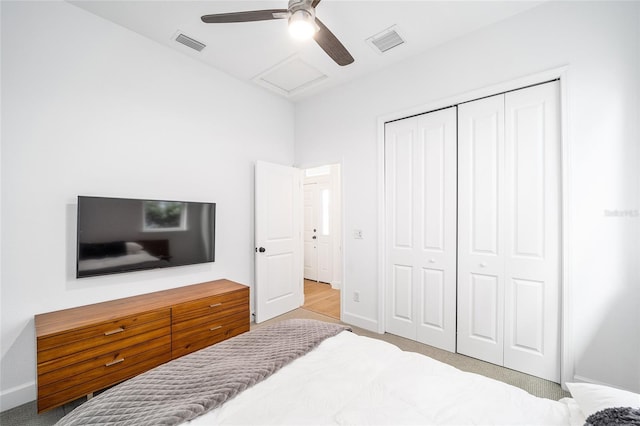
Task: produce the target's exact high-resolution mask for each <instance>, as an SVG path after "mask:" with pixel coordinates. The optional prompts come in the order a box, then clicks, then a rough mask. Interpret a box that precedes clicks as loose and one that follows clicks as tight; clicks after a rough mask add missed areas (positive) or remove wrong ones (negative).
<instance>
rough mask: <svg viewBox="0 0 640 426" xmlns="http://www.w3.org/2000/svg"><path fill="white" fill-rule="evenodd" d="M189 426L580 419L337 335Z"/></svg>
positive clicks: (423, 360) (552, 404) (509, 389)
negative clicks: (214, 425)
mask: <svg viewBox="0 0 640 426" xmlns="http://www.w3.org/2000/svg"><path fill="white" fill-rule="evenodd" d="M191 424H192V425H213V424H251V425H255V424H261V425H262V424H289V425H306V424H339V425H365V424H376V425H378V424H380V425H401V424H412V425H427V424H434V425H435V424H437V425H470V424H474V425H478V424H483V425H574V424H576V425H577V424H584V417H583V416H582V415H581V412H580V410H579V409H577V408H576V405H575V403H574V402H573V400H572V399H570V398H566V399H564V400H561V401H552V400H548V399H543V398H537V397H534V396H532V395H530V394H528V393H527V392H525V391H523V390H522V389H519V388H516V387H513V386H510V385H507V384H505V383H502V382H498V381H495V380H493V379H489V378H486V377H483V376H480V375H476V374H472V373H466V372H462V371H460V370H458V369H456V368H454V367H451V366H449V365H447V364H443V363H441V362H439V361H435V360H433V359H431V358H428V357H426V356H423V355H420V354H417V353H413V352H404V351H402V350H400V349H399V348H398V347H396V346H394V345H391V344H389V343H387V342H384V341H381V340H376V339H371V338H368V337H363V336H357V335H355V334H354V333H350V332H342V333H340V334H339V335H337V336H335V337H332V338H330V339H327V340H326V341H324V342H323V343H322V344H320V346H318V347H317V348H316V349H315V350H313V351H312V352H310V353H309V354H307V355H305V356H304V357H302V358H299V359H297V360H296V361H294V362H292V363H291V364H289V365H287V366H285V367H284V368H282V369H281V370H280V371H279V372H277V373H276V374H274V375H273V376H271V377H269V378H268V379H266V380H265V381H263V382H261V383H258V384H257V385H255V386H253V387H252V388H249V389H247V390H246V391H244V392H243V393H241V394H240V395H238V396H236V397H235V398H234V399H232V400H230V401H228V402H227V403H225V404H224V405H222V406H221V407H219V408H217V409H215V410H213V411H211V412H209V413H207V414H205V415H204V416H201V417H199V418H197V419H195V420H193V421H192V422H191Z"/></svg>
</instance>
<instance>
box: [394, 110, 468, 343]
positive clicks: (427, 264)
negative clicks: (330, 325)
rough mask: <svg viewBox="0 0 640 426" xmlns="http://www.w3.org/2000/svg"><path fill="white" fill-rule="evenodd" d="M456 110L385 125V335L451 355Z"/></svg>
mask: <svg viewBox="0 0 640 426" xmlns="http://www.w3.org/2000/svg"><path fill="white" fill-rule="evenodd" d="M455 193H456V108H455V107H453V108H448V109H444V110H441V111H436V112H433V113H429V114H424V115H422V116H418V117H413V118H408V119H404V120H399V121H396V122H392V123H387V125H386V126H385V205H386V221H387V224H386V235H387V256H386V257H387V268H386V270H387V277H386V289H387V297H386V301H387V309H386V312H387V318H386V323H385V327H386V330H387V331H388V332H390V333H393V334H397V335H400V336H403V337H407V338H410V339H414V340H418V341H420V342H423V343H426V344H429V345H432V346H436V347H439V348H442V349H445V350H449V351H455V344H456V343H455V331H456V197H455Z"/></svg>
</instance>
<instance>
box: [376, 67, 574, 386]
mask: <svg viewBox="0 0 640 426" xmlns="http://www.w3.org/2000/svg"><path fill="white" fill-rule="evenodd" d="M555 79H559V80H560V197H561V199H560V269H561V276H560V300H561V303H560V382H561V385H562V388H563V389H565V390H566V389H567V388H566V385H565V383H566V382H571V381H573V380H574V371H575V360H574V357H573V347H572V303H571V300H572V299H571V270H570V265H571V264H570V262H569V255H570V247H571V244H570V242H571V240H572V239H571V235H572V232H571V222H570V220H569V218H570V217H571V211H570V206H571V203H570V200H571V192H570V183H571V182H570V176H571V173H570V171H571V161H570V152H571V151H570V150H571V143H570V142H571V141H570V135H569V131H568V128H569V126H568V117H569V115H568V111H567V107H568V102H567V94H568V90H569V85H570V84H569V66H568V65H567V66H563V67H559V68H553V69H550V70H547V71H542V72H539V73H536V74H531V75H528V76H524V77H520V78H517V79H514V80H510V81H506V82H502V83H499V84H495V85H491V86H487V87H483V88H480V89H477V90H473V91H470V92H466V93H462V94H459V95H454V96H451V97H447V98H443V99H439V100H436V101H433V102H429V103H427V104H423V105H418V106H416V107H412V108H409V109H405V110H402V111H397V112H394V113H390V114H387V115H384V116H380V117H378V120H377V139H378V143H377V149H378V176H377V188H378V235H379V239H378V283H377V285H378V289H377V290H378V306H377V311H378V330H377V331H378V332H379V333H384V332H385V325H386V324H385V315H386V313H385V302H386V300H385V277H386V264H387V259H386V250H385V248H386V244H387V236H386V234H385V223H386V217H385V186H384V184H385V173H384V168H385V167H384V164H385V149H384V146H385V123H387V122H389V121H393V120H400V119H403V118H407V117H411V116H414V115H418V114H424V113H428V112H431V111H435V110H438V109H442V108H446V107H449V106H454V105H457V104H460V103H463V102H469V101H472V100H475V99H480V98H484V97H487V96H491V95H495V94H499V93H503V92H508V91H511V90H517V89H522V88H525V87H527V86H532V85H536V84H540V83H544V82H547V81H550V80H555Z"/></svg>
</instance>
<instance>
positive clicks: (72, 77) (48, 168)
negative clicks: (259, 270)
mask: <svg viewBox="0 0 640 426" xmlns="http://www.w3.org/2000/svg"><path fill="white" fill-rule="evenodd" d="M1 7H2V153H1V158H2V239H1V242H2V262H1V274H2V275H1V293H0V294H1V310H2V313H1V320H2V329H1V330H2V340H1V349H2V366H1V367H2V369H1V376H2V377H1V381H0V392H1V393H0V398H1V400H2V407H1V409H2V410H5V409H7V408H10V407H12V406H15V405H18V404H21V403H24V402H27V401H30V400H33V399H35V387H34V384H35V382H34V381H35V365H36V363H35V337H34V324H33V315H34V314H37V313H42V312H48V311H52V310H57V309H61V308H67V307H71V306H77V305H82V304H88V303H94V302H99V301H103V300H108V299H114V298H119V297H126V296H130V295H134V294H140V293H147V292H151V291H156V290H162V289H166V288H171V287H177V286H182V285H187V284H193V283H198V282H203V281H207V280H211V279H217V278H229V279H232V280H235V281H238V282H240V283H244V284H248V285H252V284H253V272H254V271H253V165H254V161H255V160H256V159H261V160H265V161H271V162H276V163H282V164H292V163H293V141H294V138H293V136H294V130H293V129H294V108H293V105H292V104H290V103H289V102H288V101H286V100H283V99H280V98H278V97H276V96H274V95H271V94H269V93H267V92H265V91H263V90H261V89H257V88H254V87H251V86H249V85H247V84H245V83H241V82H239V81H237V80H234V79H232V78H230V77H228V76H227V75H225V74H222V73H220V72H216V71H215V70H213V69H211V68H210V67H207V66H204V65H203V64H201V63H199V62H197V61H194V60H193V59H191V58H189V57H187V56H185V55H182V54H181V53H178V52H175V51H172V50H169V49H167V48H166V47H163V46H160V45H158V44H157V43H155V42H152V41H150V40H147V39H145V38H143V37H141V36H138V35H136V34H134V33H132V32H130V31H129V30H126V29H124V28H122V27H119V26H116V25H114V24H112V23H110V22H107V21H105V20H103V19H101V18H98V17H96V16H94V15H91V14H89V13H87V12H86V11H84V10H82V9H79V8H76V7H75V6H72V5H70V4H68V3H64V2H48V1H47V2H1ZM77 195H103V196H116V197H133V198H156V199H178V200H182V199H184V200H193V201H213V202H216V203H217V235H216V262H215V263H213V264H205V265H199V266H187V267H179V268H172V269H167V270H163V271H151V272H138V273H130V274H121V275H116V276H109V277H103V278H85V279H81V280H76V279H75V271H74V270H73V264H74V256H75V248H74V244H75V202H76V201H75V200H76V196H77Z"/></svg>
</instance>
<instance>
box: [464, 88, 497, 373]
mask: <svg viewBox="0 0 640 426" xmlns="http://www.w3.org/2000/svg"><path fill="white" fill-rule="evenodd" d="M503 182H504V95H497V96H492V97H490V98H485V99H481V100H478V101H473V102H468V103H465V104H462V105H459V106H458V339H457V340H458V352H459V353H461V354H465V355H469V356H472V357H474V358H479V359H482V360H485V361H488V362H491V363H494V364H499V365H502V364H503V329H504V324H503V320H504V241H503V240H504V231H503V223H504V213H503V211H504V183H503Z"/></svg>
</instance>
